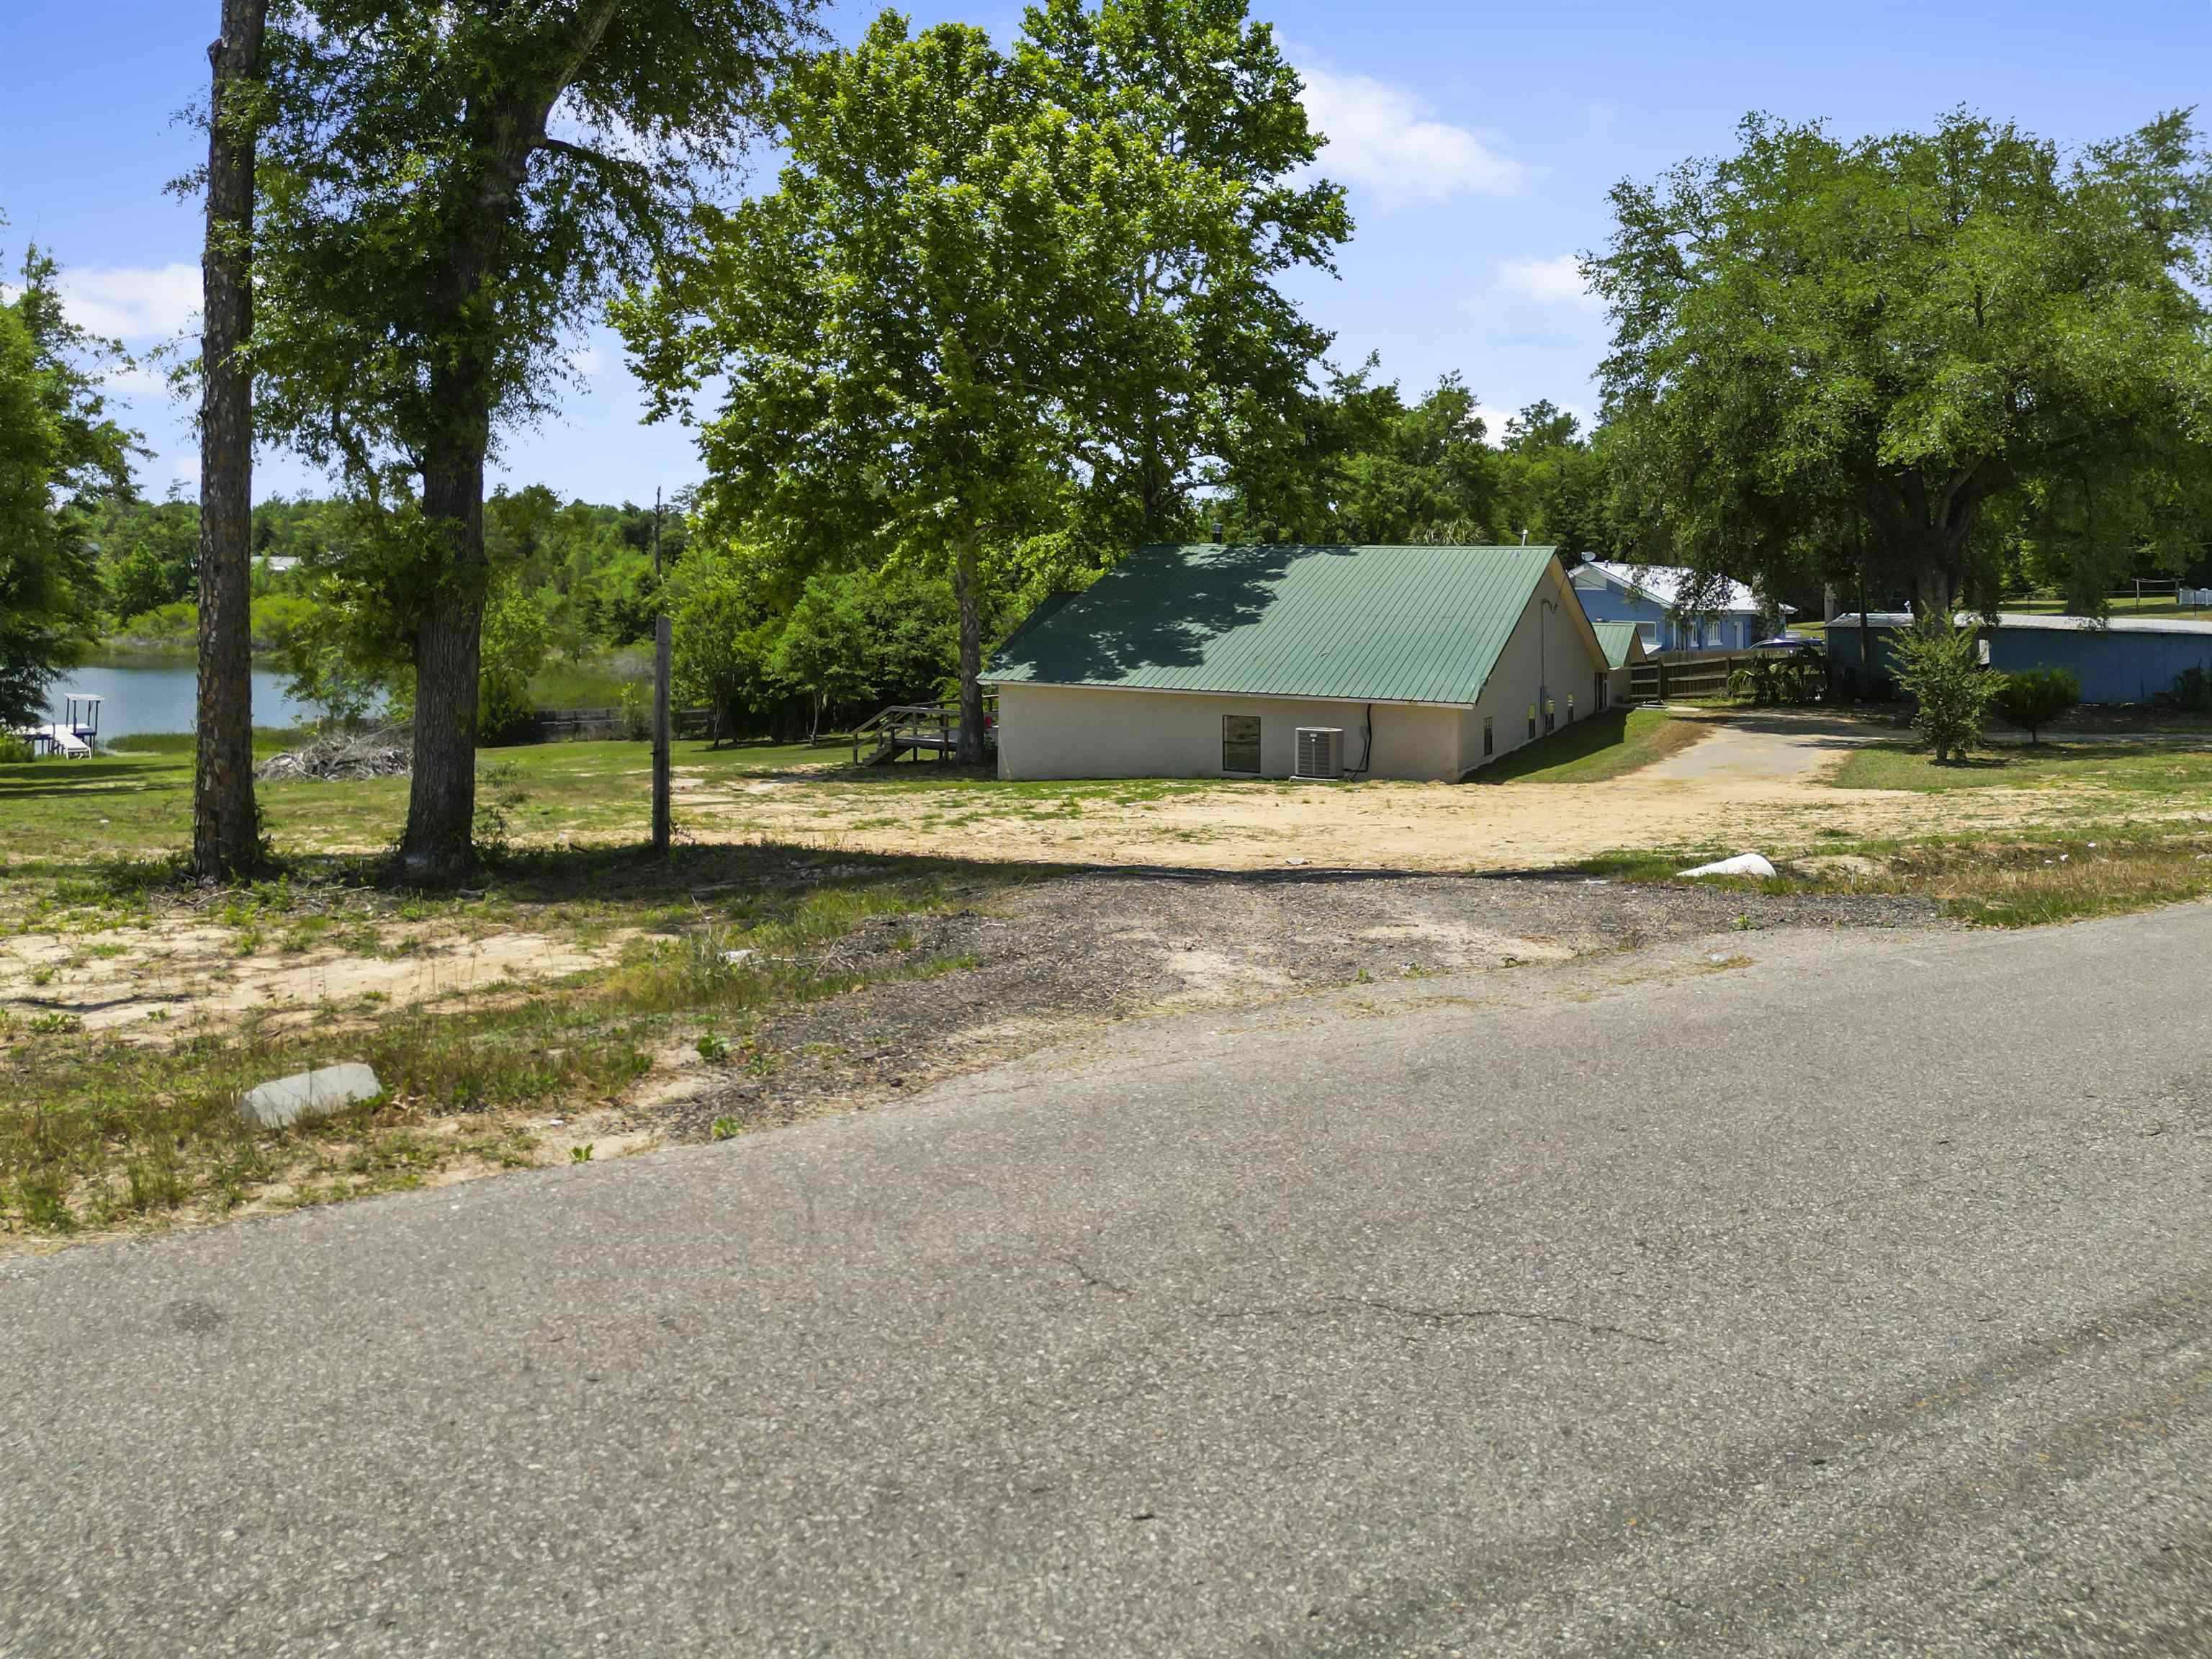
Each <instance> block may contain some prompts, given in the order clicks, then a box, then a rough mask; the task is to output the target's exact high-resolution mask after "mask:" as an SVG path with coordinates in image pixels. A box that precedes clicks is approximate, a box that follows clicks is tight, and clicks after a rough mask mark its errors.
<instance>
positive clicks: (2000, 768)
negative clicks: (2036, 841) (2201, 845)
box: [1831, 738, 2212, 805]
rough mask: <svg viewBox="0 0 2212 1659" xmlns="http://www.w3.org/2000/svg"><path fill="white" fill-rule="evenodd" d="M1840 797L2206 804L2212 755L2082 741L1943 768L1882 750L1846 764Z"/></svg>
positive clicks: (1903, 751)
mask: <svg viewBox="0 0 2212 1659" xmlns="http://www.w3.org/2000/svg"><path fill="white" fill-rule="evenodd" d="M1831 781H1832V783H1833V784H1834V785H1835V787H1838V788H1839V789H1908V790H1914V791H1918V792H1922V793H1931V792H1939V791H1946V790H1954V789H2049V788H2051V787H2091V788H2098V789H2110V790H2125V791H2129V792H2131V793H2170V794H2173V795H2176V796H2184V797H2192V798H2207V799H2205V804H2206V805H2212V752H2208V751H2207V750H2203V749H2201V748H2190V747H2185V746H2182V745H2181V744H2172V745H2169V744H2146V743H2099V742H2096V741H2093V740H2087V739H2083V738H2071V739H2068V740H2063V741H2054V742H2048V743H2042V744H2033V745H2027V744H2022V745H2020V746H2018V747H2014V746H2011V745H2008V746H2006V747H2005V748H2002V749H1997V750H1981V751H1978V752H1977V753H1975V754H1974V755H1972V756H1970V757H1968V758H1966V760H1963V761H1954V762H1951V763H1947V764H1945V765H1942V766H1938V765H1937V764H1936V762H1935V760H1934V759H1933V758H1932V757H1930V756H1929V753H1928V751H1927V750H1924V749H1920V748H1917V747H1915V746H1913V745H1911V744H1901V743H1900V744H1887V743H1885V744H1873V745H1871V746H1869V747H1868V748H1864V749H1861V750H1858V751H1857V753H1855V754H1853V755H1852V756H1851V757H1850V759H1848V760H1846V761H1845V762H1844V764H1843V766H1842V768H1841V769H1839V770H1838V772H1837V773H1836V775H1835V776H1834V777H1833V778H1832V780H1831Z"/></svg>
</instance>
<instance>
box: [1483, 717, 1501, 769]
mask: <svg viewBox="0 0 2212 1659" xmlns="http://www.w3.org/2000/svg"><path fill="white" fill-rule="evenodd" d="M1497 752H1498V727H1497V725H1496V723H1495V722H1494V721H1493V720H1492V717H1491V716H1490V715H1488V714H1485V715H1484V716H1483V717H1482V757H1483V758H1484V759H1485V760H1488V759H1489V758H1490V757H1492V755H1494V754H1496V753H1497Z"/></svg>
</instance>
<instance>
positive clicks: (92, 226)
mask: <svg viewBox="0 0 2212 1659" xmlns="http://www.w3.org/2000/svg"><path fill="white" fill-rule="evenodd" d="M876 9H877V8H875V7H872V6H863V5H850V4H848V5H842V6H840V7H839V8H838V9H836V10H835V11H834V12H833V13H832V14H831V15H830V21H831V25H832V27H834V28H835V29H836V32H837V33H839V34H840V35H842V36H845V37H848V38H849V37H850V36H852V35H854V33H857V32H858V31H859V30H860V29H861V28H863V27H865V26H866V22H867V21H868V19H869V18H870V17H872V15H874V13H875V11H876ZM1255 12H1256V14H1257V15H1261V16H1262V17H1266V18H1267V19H1269V20H1270V21H1273V23H1274V24H1275V25H1276V27H1277V30H1278V33H1279V36H1280V38H1281V39H1282V40H1283V41H1284V43H1285V46H1286V48H1287V49H1288V51H1289V52H1290V53H1291V57H1292V58H1293V60H1294V61H1295V62H1296V63H1297V64H1299V66H1300V67H1301V69H1302V70H1304V71H1305V72H1306V73H1307V75H1308V77H1309V82H1310V89H1309V94H1308V101H1309V105H1310V108H1311V109H1312V111H1313V112H1314V113H1315V115H1316V118H1317V120H1318V124H1319V125H1321V126H1322V128H1323V129H1324V130H1325V131H1328V132H1329V133H1330V135H1331V137H1332V140H1333V142H1332V144H1331V147H1330V149H1328V151H1327V152H1325V153H1324V155H1323V158H1322V159H1323V166H1324V167H1325V169H1326V170H1327V171H1328V172H1329V173H1331V174H1332V176H1334V177H1337V178H1339V179H1342V180H1343V181H1344V182H1345V183H1346V185H1347V186H1348V187H1349V188H1350V191H1351V200H1352V210H1353V212H1354V214H1355V216H1356V217H1357V218H1358V234H1357V236H1356V238H1355V239H1354V240H1353V242H1352V245H1351V246H1350V247H1348V248H1347V249H1346V251H1345V253H1344V257H1343V259H1342V262H1341V280H1340V281H1334V282H1332V281H1326V280H1321V279H1314V280H1308V281H1303V282H1301V283H1299V284H1298V293H1299V296H1300V298H1301V299H1302V300H1303V301H1304V302H1305V303H1306V304H1307V306H1308V307H1309V309H1310V312H1311V313H1312V314H1313V315H1315V316H1316V318H1318V319H1320V320H1321V321H1322V323H1323V324H1324V325H1326V326H1328V327H1329V328H1331V329H1333V330H1334V331H1336V334H1337V337H1338V338H1337V345H1336V348H1335V351H1334V356H1335V357H1336V358H1337V359H1338V360H1339V361H1340V362H1345V363H1347V364H1349V363H1352V362H1357V361H1358V360H1359V359H1361V358H1363V357H1364V356H1366V355H1367V354H1368V353H1369V352H1370V351H1373V352H1377V353H1379V354H1380V355H1381V357H1382V363H1383V372H1384V373H1385V374H1386V375H1388V376H1389V377H1392V378H1395V379H1398V380H1401V381H1403V382H1404V383H1405V384H1406V385H1407V387H1408V389H1409V390H1411V391H1415V392H1418V391H1419V390H1420V389H1422V388H1425V386H1427V385H1429V384H1430V383H1431V382H1432V381H1433V380H1435V379H1436V378H1437V376H1438V375H1439V374H1443V373H1444V372H1446V371H1447V370H1451V369H1457V370H1459V371H1460V372H1461V373H1462V374H1464V375H1465V377H1466V378H1467V380H1468V384H1469V385H1470V386H1473V387H1474V389H1475V391H1476V392H1478V393H1479V394H1480V396H1481V398H1482V399H1483V402H1484V404H1486V406H1487V407H1489V408H1492V409H1494V410H1499V411H1504V410H1511V409H1514V408H1516V407H1518V406H1519V405H1521V404H1525V403H1527V402H1529V401H1531V400H1533V399H1534V398H1541V397H1549V398H1553V399H1554V400H1555V401H1557V402H1559V403H1562V404H1567V405H1569V406H1570V407H1573V408H1577V409H1578V410H1589V409H1590V408H1592V407H1594V405H1595V391H1594V389H1593V386H1592V384H1591V375H1592V373H1593V371H1594V369H1595V365H1596V362H1597V360H1598V358H1599V356H1600V355H1601V352H1602V349H1603V347H1604V341H1605V330H1604V324H1603V319H1602V318H1601V316H1599V315H1598V314H1597V313H1595V311H1594V310H1592V309H1591V308H1590V307H1589V304H1588V302H1587V301H1586V299H1585V298H1584V297H1583V295H1581V293H1580V291H1579V289H1578V286H1577V283H1575V281H1574V280H1573V278H1572V276H1571V256H1572V255H1573V253H1574V252H1576V251H1577V250H1578V249H1583V248H1588V247H1591V246H1595V245H1597V244H1599V243H1601V241H1602V240H1604V238H1605V235H1606V233H1607V212H1606V200H1605V197H1606V191H1607V189H1608V188H1609V187H1610V186H1611V185H1613V183H1614V182H1615V181H1616V180H1618V179H1620V178H1621V177H1623V176H1624V175H1633V176H1638V177H1649V176H1650V175H1652V174H1653V173H1656V172H1658V171H1659V170H1661V169H1662V168H1663V167H1667V166H1668V165H1669V164H1671V163H1672V162H1674V161H1677V160H1680V158H1682V157H1684V156H1687V155H1709V154H1711V153H1713V152H1715V151H1717V150H1719V149H1723V148H1725V147H1726V146H1727V144H1728V143H1729V133H1730V130H1731V129H1732V128H1733V126H1734V125H1735V123H1736V121H1737V120H1739V119H1740V118H1741V117H1742V115H1743V114H1744V112H1746V111H1747V110H1751V109H1754V108H1756V109H1764V110H1767V111H1771V112H1774V113H1776V114H1778V115H1780V116H1784V117H1786V118H1791V119H1800V118H1811V117H1815V116H1820V117H1826V118H1828V119H1829V120H1830V121H1831V122H1832V124H1833V125H1835V127H1836V128H1837V130H1838V131H1841V132H1844V133H1852V134H1855V133H1859V132H1865V131H1889V130H1894V129H1896V128H1899V127H1904V126H1910V125H1923V124H1925V123H1926V122H1927V121H1928V120H1929V118H1931V117H1932V116H1934V115H1935V114H1936V112H1939V111H1941V110H1942V109H1945V108H1948V107H1950V106H1954V105H1959V104H1965V105H1967V106H1972V107H1973V108H1976V109H1978V110H1979V111H1981V112H1984V113H1986V114H1989V115H1992V116H1999V117H2010V118H2014V119H2015V120H2018V121H2020V122H2021V123H2022V124H2023V125H2027V126H2028V127H2029V128H2031V129H2033V130H2034V131H2038V132H2040V133H2043V134H2045V136H2047V137H2052V138H2055V139H2057V140H2058V141H2060V142H2061V143H2068V144H2077V143H2085V142H2087V141H2090V140H2093V139H2096V138H2100V137H2109V136H2111V135H2112V134H2115V133H2118V132H2120V131H2125V130H2127V129H2128V128H2130V127H2133V126H2136V125H2140V124H2141V123H2142V122H2143V121H2145V120H2147V119H2148V118H2150V117H2151V116H2153V115H2154V114H2155V113H2157V112H2160V111H2161V110H2165V109H2169V108H2172V107H2175V106H2185V105H2194V104H2197V103H2199V102H2200V101H2206V100H2212V0H2132V3H2130V0H2106V3H2100V4H2094V5H2090V4H2080V3H2077V4H2073V5H2060V4H2054V3H2047V0H1972V3H1966V0H1918V3H1893V0H1871V3H1855V4H1847V5H1846V4H1828V5H1808V4H1804V3H1793V0H1763V3H1746V0H1715V3H1709V4H1705V5H1680V4H1677V5H1669V4H1665V3H1658V0H1645V3H1641V4H1614V3H1604V4H1577V3H1574V0H1553V3H1551V4H1548V5H1534V6H1532V5H1528V4H1526V3H1516V4H1513V5H1510V6H1509V5H1496V4H1486V3H1477V4H1462V5H1449V4H1412V3H1386V0H1370V3H1368V4H1364V5H1358V4H1352V5H1345V4H1328V3H1316V0H1296V3H1291V0H1276V3H1264V0H1263V3H1261V4H1259V5H1257V6H1256V7H1255ZM215 15H216V0H8V3H7V16H6V20H5V21H4V23H0V48H4V49H0V214H4V215H5V216H6V219H7V224H6V226H5V227H4V228H0V248H4V249H5V252H6V257H7V260H8V263H9V265H10V266H12V265H13V264H15V261H16V260H17V258H19V257H20V254H21V247H22V244H23V243H24V242H25V241H26V240H37V241H38V242H40V244H42V245H43V246H46V248H48V249H49V250H50V251H51V252H52V253H53V254H54V255H55V256H56V257H57V258H59V259H60V260H61V261H62V263H63V264H64V267H65V268H66V280H67V283H68V286H69V293H70V300H71V303H72V305H73V306H74V307H76V309H77V311H78V313H79V314H80V315H81V316H82V318H83V319H84V320H86V321H87V322H88V323H90V324H92V325H94V326H95V327H98V328H99V329H100V330H101V331H104V332H108V333H113V334H121V335H123V336H125V338H126V340H127V343H129V344H130V345H131V347H132V348H133V349H141V350H143V349H146V348H148V347H151V346H153V345H155V344H157V343H160V341H161V340H162V339H163V338H165V337H172V336H173V335H174V334H176V333H177V332H178V331H179V330H181V329H184V328H185V327H186V326H188V325H190V324H191V321H192V317H193V313H194V312H195V311H196V309H197V294H198V273H197V267H196V265H195V264H194V263H193V262H194V260H195V259H196V258H197V248H198V239H199V230H198V225H197V219H196V216H195V211H194V209H193V207H192V206H191V204H187V203H184V202H180V201H178V200H176V199H174V198H173V197H168V196H166V195H165V194H163V191H162V185H163V184H164V182H165V181H166V180H167V179H169V178H171V177H173V175H175V174H176V173H179V172H181V171H183V170H184V168H185V167H188V166H190V165H191V161H192V159H193V155H194V152H195V150H196V149H197V135H195V134H193V133H192V132H191V131H189V130H187V129H185V128H184V127H182V126H180V125H177V124H176V123H175V122H174V121H173V113H174V112H176V111H177V110H179V108H181V107H182V106H185V104H186V103H187V102H189V101H190V100H191V99H193V98H194V97H195V96H197V95H198V94H200V93H201V92H202V91H203V89H204V79H205V76H206V58H205V48H206V43H207V41H208V40H209V38H210V35H211V34H212V33H213V29H214V24H213V20H214V17H215ZM914 15H915V17H916V20H917V21H919V22H922V23H928V22H933V21H937V20H939V18H945V17H957V18H962V19H964V20H967V21H974V22H977V23H981V24H983V25H985V26H986V27H989V28H991V29H992V30H993V31H994V33H998V34H1000V36H1001V37H1002V38H1003V37H1005V36H1006V35H1007V34H1010V33H1012V29H1013V27H1015V25H1016V23H1017V22H1018V17H1019V7H1018V5H1015V4H1009V3H1003V0H991V3H987V4H978V5H971V6H966V7H962V6H924V7H918V8H916V9H915V12H914ZM576 346H577V349H579V351H580V353H581V354H582V355H581V357H580V362H581V363H582V364H583V365H584V366H586V368H587V369H588V370H589V373H588V374H586V385H585V387H584V389H583V390H581V391H580V392H578V393H577V394H576V395H575V396H574V398H572V399H571V401H570V403H569V405H568V408H567V409H566V410H565V411H564V412H563V414H562V416H559V417H556V418H555V419H552V420H550V421H548V422H545V423H544V425H542V426H540V427H538V428H535V429H532V430H528V431H524V432H520V433H516V434H513V435H510V436H509V437H508V439H507V441H506V445H505V447H504V451H503V453H502V458H501V466H500V469H499V474H498V476H500V477H503V478H504V479H506V480H507V481H508V482H510V483H533V482H542V483H549V484H551V485H552V486H553V487H554V488H556V489H559V490H561V491H562V493H563V494H566V495H582V496H585V497H587V498H589V499H592V500H598V501H616V500H621V499H623V498H629V499H631V500H638V501H642V500H649V499H650V498H651V497H652V495H653V489H654V487H655V486H656V485H659V486H664V487H667V488H671V489H673V488H675V487H677V486H679V485H681V484H683V483H687V482H690V481H691V480H692V479H694V478H696V476H697V473H698V466H697V463H696V459H695V458H694V456H693V454H692V453H691V450H690V444H689V442H688V441H687V440H686V438H685V436H684V434H683V432H682V431H681V430H680V429H678V428H672V427H666V428H644V427H641V426H640V425H639V423H638V418H637V416H638V408H639V400H638V397H637V392H636V388H635V384H634V383H633V382H632V381H631V380H630V379H629V375H628V374H626V372H625V371H624V369H623V364H622V361H621V352H620V349H619V346H618V345H617V343H616V342H615V341H613V340H612V339H611V337H607V336H606V335H605V333H604V332H603V331H592V332H588V333H586V334H584V335H581V336H580V337H579V338H578V340H577V342H576ZM135 385H136V389H135V390H131V391H130V392H129V393H128V395H127V397H126V398H125V401H126V403H127V404H128V407H129V410H130V412H131V416H132V418H133V419H134V421H135V422H136V423H137V425H139V426H140V427H142V428H143V430H144V431H145V433H146V435H147V438H148V441H149V446H150V447H152V448H153V450H154V451H155V457H154V459H152V460H151V461H149V463H148V464H147V465H146V466H145V468H144V469H143V481H144V483H145V485H146V487H147V488H148V489H149V491H150V492H151V493H153V494H156V495H159V494H161V493H164V492H165V491H166V490H167V489H169V488H170V486H171V485H172V484H173V483H180V484H182V486H183V487H184V488H185V489H186V491H187V492H188V493H189V492H190V490H191V486H192V481H193V478H194V477H195V475H196V462H195V460H194V451H193V441H192V437H191V428H190V424H189V422H188V421H187V420H186V419H185V418H184V417H183V416H182V415H181V413H180V412H179V410H176V409H175V408H174V407H173V406H172V405H171V404H169V403H168V402H167V399H166V398H164V397H163V396H162V395H161V393H160V392H159V391H158V389H156V388H155V387H154V386H152V385H151V383H150V380H149V379H148V378H147V377H141V378H140V380H139V381H138V382H137V383H135ZM321 482H322V481H321V480H319V478H318V477H317V476H316V475H315V474H313V472H312V471H309V470H307V468H305V467H304V466H302V465H301V464H300V463H299V462H297V461H296V460H295V459H291V458H289V457H288V456H285V455H283V454H282V453H276V454H270V455H267V456H265V457H264V459H263V460H262V463H261V465H260V469H259V471H258V478H257V494H258V495H264V496H265V495H269V494H271V493H275V492H279V491H282V492H287V493H298V492H301V491H303V490H313V489H317V488H319V486H320V484H321Z"/></svg>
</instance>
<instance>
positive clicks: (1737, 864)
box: [1681, 853, 1774, 881]
mask: <svg viewBox="0 0 2212 1659" xmlns="http://www.w3.org/2000/svg"><path fill="white" fill-rule="evenodd" d="M1681 873H1682V875H1683V876H1684V877H1690V876H1750V877H1753V878H1755V879H1758V880H1760V881H1767V880H1771V878H1773V875H1774V866H1772V865H1771V864H1769V863H1768V862H1767V861H1766V860H1765V859H1764V858H1762V857H1760V856H1759V854H1757V853H1739V854H1736V856H1735V857H1734V858H1732V859H1723V860H1721V861H1720V862H1719V863H1718V864H1701V865H1699V866H1698V867H1697V868H1696V869H1694V870H1685V871H1683V872H1681Z"/></svg>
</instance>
